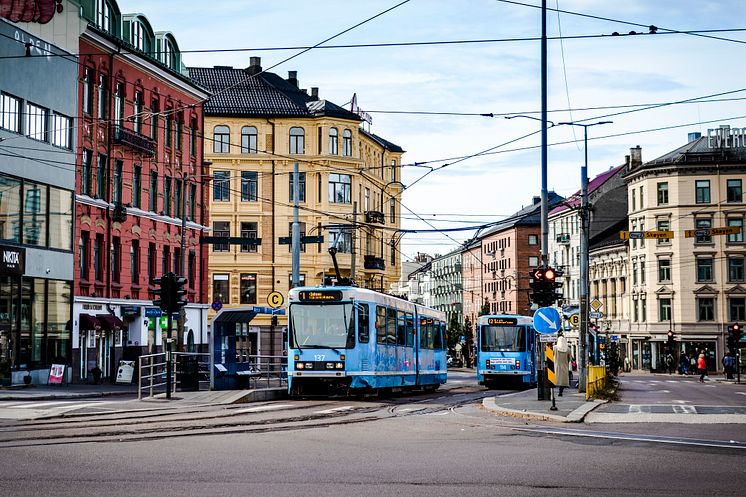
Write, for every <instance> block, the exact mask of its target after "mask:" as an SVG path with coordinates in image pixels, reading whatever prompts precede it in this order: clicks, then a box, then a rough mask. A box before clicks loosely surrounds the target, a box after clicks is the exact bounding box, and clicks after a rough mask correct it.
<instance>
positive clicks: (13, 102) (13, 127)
mask: <svg viewBox="0 0 746 497" xmlns="http://www.w3.org/2000/svg"><path fill="white" fill-rule="evenodd" d="M0 128H2V129H5V130H8V131H13V132H14V133H20V132H21V100H20V99H18V98H16V97H14V96H11V95H8V94H7V93H0Z"/></svg>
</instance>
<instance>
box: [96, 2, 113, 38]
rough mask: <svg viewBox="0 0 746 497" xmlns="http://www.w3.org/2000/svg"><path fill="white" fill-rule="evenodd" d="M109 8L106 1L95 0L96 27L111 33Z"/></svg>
mask: <svg viewBox="0 0 746 497" xmlns="http://www.w3.org/2000/svg"><path fill="white" fill-rule="evenodd" d="M111 10H112V9H111V6H110V5H109V2H108V0H96V26H98V27H99V28H101V29H103V30H104V31H106V32H107V33H111V26H112V24H111Z"/></svg>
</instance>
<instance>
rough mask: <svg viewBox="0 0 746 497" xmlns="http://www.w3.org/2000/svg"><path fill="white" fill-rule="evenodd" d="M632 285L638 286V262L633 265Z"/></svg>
mask: <svg viewBox="0 0 746 497" xmlns="http://www.w3.org/2000/svg"><path fill="white" fill-rule="evenodd" d="M632 284H633V285H636V284H637V261H634V262H633V263H632Z"/></svg>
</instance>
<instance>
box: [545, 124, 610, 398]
mask: <svg viewBox="0 0 746 497" xmlns="http://www.w3.org/2000/svg"><path fill="white" fill-rule="evenodd" d="M611 123H612V121H599V122H596V123H590V124H583V123H574V122H561V123H559V124H558V126H582V128H583V143H584V147H585V161H584V162H583V166H582V167H581V168H580V223H581V226H580V233H581V235H580V337H579V340H578V356H579V357H578V358H579V359H580V364H579V366H580V371H579V374H578V391H579V392H584V391H585V378H586V374H587V371H586V367H587V365H586V354H585V350H586V344H587V343H588V285H589V281H588V266H589V258H588V234H589V231H590V216H589V212H588V128H590V127H591V126H599V125H601V124H611Z"/></svg>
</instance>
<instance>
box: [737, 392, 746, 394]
mask: <svg viewBox="0 0 746 497" xmlns="http://www.w3.org/2000/svg"><path fill="white" fill-rule="evenodd" d="M736 393H737V394H738V395H746V392H736Z"/></svg>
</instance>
